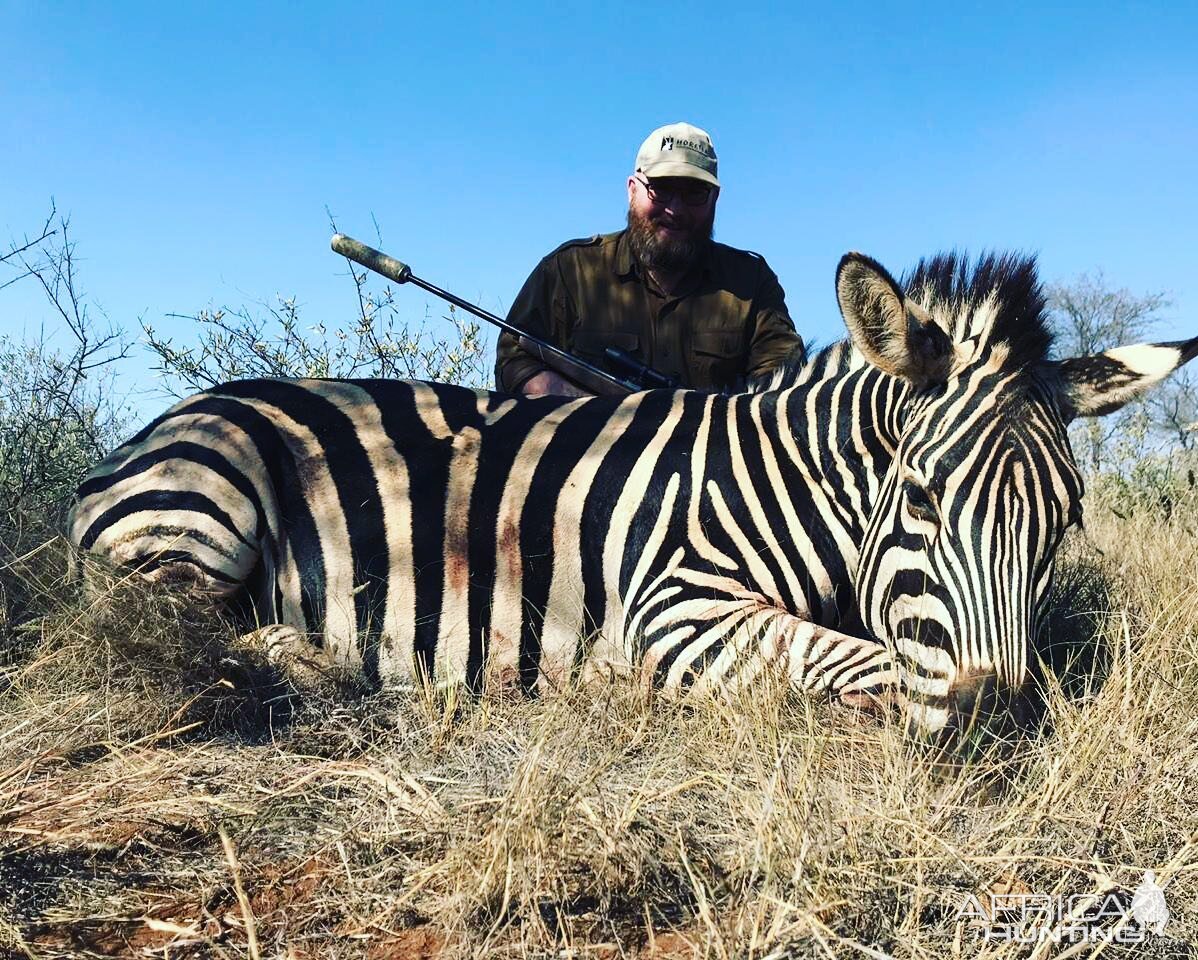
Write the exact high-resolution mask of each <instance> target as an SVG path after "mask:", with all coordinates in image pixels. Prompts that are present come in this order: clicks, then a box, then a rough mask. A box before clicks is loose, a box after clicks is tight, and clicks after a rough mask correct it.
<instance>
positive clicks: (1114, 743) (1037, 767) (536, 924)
mask: <svg viewBox="0 0 1198 960" xmlns="http://www.w3.org/2000/svg"><path fill="white" fill-rule="evenodd" d="M1195 506H1198V503H1196V502H1195V500H1194V498H1193V496H1192V495H1190V497H1189V499H1188V500H1187V501H1186V502H1184V503H1182V504H1180V505H1179V504H1173V505H1172V506H1171V508H1170V510H1169V512H1168V516H1166V515H1165V514H1164V513H1163V512H1161V511H1156V512H1152V511H1151V510H1150V509H1149V508H1148V507H1145V508H1144V509H1143V510H1141V511H1140V512H1138V513H1135V514H1130V515H1129V514H1126V512H1125V511H1122V510H1121V512H1124V516H1122V517H1120V516H1118V515H1116V514H1115V513H1113V512H1111V511H1110V509H1108V507H1107V506H1106V505H1105V504H1104V503H1102V502H1092V503H1090V504H1088V514H1087V527H1086V531H1085V533H1084V534H1079V535H1078V536H1076V537H1073V538H1072V540H1071V541H1069V543H1068V545H1067V548H1066V550H1065V552H1064V555H1063V557H1062V565H1061V577H1060V581H1061V583H1060V586H1059V589H1058V592H1059V597H1058V601H1059V602H1058V609H1057V612H1056V614H1055V615H1054V620H1053V624H1052V626H1053V629H1052V635H1053V639H1054V641H1055V642H1054V643H1053V644H1052V645H1051V649H1046V650H1045V651H1044V652H1045V655H1046V656H1051V658H1052V659H1053V660H1054V662H1055V663H1056V666H1057V669H1058V670H1060V671H1063V672H1064V675H1063V676H1058V674H1055V673H1051V674H1050V678H1049V680H1048V681H1047V682H1048V683H1049V684H1050V686H1051V690H1050V692H1049V696H1048V706H1047V710H1048V722H1047V725H1046V730H1045V732H1044V733H1043V734H1042V735H1041V736H1040V737H1038V738H1037V739H1035V740H1034V741H1032V742H1030V743H1029V744H1027V746H1026V747H1025V749H1024V750H1023V752H1022V755H1021V756H1020V758H1019V759H1020V762H1019V763H1018V765H1016V766H1014V767H1012V766H1011V765H1010V764H1009V763H1007V762H1006V760H1005V759H1004V760H1003V761H1002V763H1003V764H1004V765H1003V766H1001V768H1000V761H999V760H998V759H995V760H994V761H990V760H987V759H985V758H983V759H979V760H976V761H974V762H972V763H971V764H969V765H967V766H965V767H962V768H958V769H954V770H947V769H945V768H943V767H937V766H934V765H933V764H930V763H928V762H926V761H924V760H923V759H921V758H920V757H919V756H918V755H917V754H916V753H915V752H914V751H913V749H912V748H911V746H910V744H909V743H907V742H905V741H904V739H903V737H902V735H901V731H900V730H899V729H898V727H897V725H896V724H894V723H893V722H892V721H890V720H889V719H881V720H879V719H876V718H866V717H861V716H858V715H856V714H854V713H853V712H851V711H849V710H846V709H841V708H834V707H832V706H830V705H828V704H825V703H820V702H813V701H810V700H805V699H801V698H798V697H795V696H793V695H790V694H788V693H787V692H786V691H784V690H781V689H777V688H774V687H772V686H770V684H769V683H768V682H766V683H763V684H762V686H761V687H760V688H758V689H756V690H754V691H752V692H751V694H746V695H745V696H744V697H743V698H742V699H741V700H739V701H737V702H733V703H719V702H714V701H711V702H708V701H701V702H690V703H682V704H679V703H672V702H668V701H665V700H663V699H661V698H648V699H646V698H645V697H644V696H643V695H642V693H641V692H640V690H639V688H638V687H637V686H636V685H634V684H630V683H627V682H623V683H622V682H619V681H613V682H612V683H611V684H608V685H598V686H589V687H586V688H583V689H578V690H570V691H567V692H566V693H564V694H562V695H561V696H558V697H554V698H551V699H547V700H541V701H525V700H521V699H518V698H506V697H502V696H498V695H496V696H485V697H483V698H482V699H480V700H469V699H462V698H457V697H454V696H452V695H448V694H431V693H428V692H424V691H412V692H390V693H382V694H375V695H371V696H364V697H359V698H354V699H341V700H336V699H332V698H327V699H322V698H321V696H320V695H317V694H313V695H306V696H305V697H304V698H302V699H299V698H296V697H294V696H292V695H291V693H290V691H289V690H288V689H287V688H285V687H284V686H282V685H280V684H279V683H278V681H277V678H275V677H274V676H273V675H272V674H271V673H270V672H269V671H268V670H266V669H265V668H264V667H263V666H262V664H261V663H260V661H259V660H258V658H257V655H256V652H255V651H252V650H245V649H241V648H240V647H239V646H238V644H237V643H236V641H235V638H234V634H235V630H234V628H233V626H232V625H230V624H225V623H222V622H220V621H215V620H212V619H205V618H201V617H199V616H197V615H195V614H193V613H191V612H189V611H188V610H187V609H186V608H183V607H182V606H180V604H179V601H178V600H177V599H175V598H173V597H171V596H169V595H168V594H165V593H160V592H155V591H152V590H148V589H147V588H145V587H144V586H143V585H141V584H139V583H134V582H129V581H122V580H120V579H119V578H117V579H114V580H113V581H112V582H111V583H110V584H109V585H108V586H107V587H106V588H101V589H99V590H98V591H95V592H93V593H91V594H90V595H88V596H82V595H79V594H78V593H76V592H74V591H73V590H72V588H70V587H69V586H67V585H65V584H64V583H63V581H62V573H61V571H62V570H63V569H64V565H65V559H66V558H65V548H64V547H63V546H62V544H61V543H59V542H51V543H49V544H48V545H46V546H43V547H42V548H41V549H40V550H37V551H34V552H32V553H29V551H26V554H27V555H26V556H25V557H24V558H23V559H21V560H20V561H19V562H18V563H16V564H15V565H14V564H13V563H12V562H11V561H12V557H11V554H10V561H9V564H8V565H7V567H6V568H5V570H4V572H3V574H0V577H2V578H3V582H4V583H6V584H8V586H9V589H10V591H11V590H16V589H19V590H20V591H21V592H22V593H23V595H24V596H25V597H26V601H25V603H24V606H23V607H22V610H21V613H20V616H19V617H17V618H15V619H16V621H17V622H14V624H13V626H12V627H11V628H10V634H9V636H8V638H7V643H8V646H7V650H8V659H7V662H6V664H5V667H4V670H5V680H4V692H3V694H2V695H0V717H2V718H3V719H2V720H0V916H2V918H3V919H2V921H0V943H2V944H4V949H6V950H7V951H9V952H10V953H11V955H14V956H79V955H121V956H170V957H175V956H203V957H207V956H213V957H216V956H247V955H249V956H261V957H325V956H345V957H351V956H367V957H376V958H381V957H509V956H523V955H528V956H546V957H548V956H554V957H559V956H575V957H609V958H615V957H622V956H642V957H656V958H667V957H669V958H673V957H690V956H696V957H718V958H733V957H738V958H739V957H760V958H765V957H784V956H797V957H807V956H812V957H840V956H846V957H847V956H859V957H864V956H870V957H888V956H895V957H911V958H935V960H943V958H945V957H963V958H964V957H985V958H1014V957H1026V956H1035V957H1050V956H1051V957H1088V956H1103V957H1117V956H1127V957H1131V956H1143V957H1151V956H1157V957H1183V956H1187V957H1188V956H1192V955H1193V954H1194V949H1193V947H1192V944H1193V943H1194V942H1195V941H1198V909H1196V906H1198V905H1196V898H1198V711H1196V710H1195V704H1196V703H1198V531H1196V530H1195V517H1198V512H1196V511H1195V510H1194V507H1195ZM14 630H15V633H14V632H12V631H14ZM1146 869H1153V870H1155V871H1156V876H1157V882H1158V883H1160V884H1161V885H1162V886H1163V887H1164V889H1165V893H1166V897H1167V900H1168V903H1169V906H1170V908H1171V909H1172V912H1173V916H1172V919H1171V921H1170V923H1169V925H1168V927H1167V928H1166V930H1165V933H1164V934H1163V935H1161V936H1157V935H1155V934H1150V935H1149V936H1148V939H1147V940H1145V941H1144V942H1142V943H1139V944H1135V945H1131V946H1126V945H1120V944H1117V943H1111V944H1109V945H1106V944H1102V943H1099V944H1089V945H1075V946H1070V945H1069V944H1058V945H1053V944H1051V943H1045V944H1043V945H1041V946H1040V947H1029V946H1020V945H1014V944H1004V943H997V942H991V941H987V940H984V939H981V938H980V935H981V933H982V932H983V927H982V925H981V924H980V922H979V921H977V919H976V917H972V918H971V917H960V916H959V914H960V911H961V908H962V906H963V904H965V903H967V900H966V898H967V897H968V896H969V895H970V894H973V895H975V896H977V897H978V898H979V902H986V894H987V893H988V892H990V891H1009V892H1010V891H1014V892H1019V891H1025V892H1033V893H1041V894H1062V895H1065V894H1068V895H1073V894H1094V895H1095V896H1096V897H1101V896H1104V895H1108V894H1110V895H1114V896H1115V897H1116V899H1117V900H1118V902H1121V903H1124V904H1126V903H1128V902H1130V891H1131V890H1132V889H1134V888H1135V887H1136V886H1137V884H1138V883H1139V882H1140V880H1141V879H1142V877H1143V873H1144V871H1145V870H1146ZM1062 925H1063V924H1062V923H1057V924H1055V926H1056V927H1060V926H1062ZM1094 926H1095V929H1096V930H1098V933H1097V934H1096V936H1105V937H1108V938H1109V937H1111V936H1112V935H1113V934H1114V932H1115V927H1116V920H1113V919H1109V918H1108V919H1107V920H1106V921H1105V922H1102V923H1096V924H1095V925H1094Z"/></svg>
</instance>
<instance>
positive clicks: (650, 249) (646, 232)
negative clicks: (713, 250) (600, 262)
mask: <svg viewBox="0 0 1198 960" xmlns="http://www.w3.org/2000/svg"><path fill="white" fill-rule="evenodd" d="M717 196H718V191H717V190H716V189H715V188H713V187H711V186H709V185H708V184H706V183H704V182H703V181H701V180H694V179H691V178H690V177H654V178H653V179H651V180H650V179H647V178H646V177H645V176H644V175H643V174H639V173H636V174H633V175H632V176H631V177H629V178H628V229H629V236H630V238H631V240H632V245H633V252H634V253H635V254H636V255H637V258H638V259H639V260H640V261H641V262H642V263H644V264H645V265H646V266H648V267H650V268H659V269H663V270H685V269H687V268H689V267H690V266H691V265H692V264H693V263H694V262H695V261H696V260H697V259H698V258H699V256H701V255H702V253H703V252H704V251H705V250H706V248H707V243H708V241H710V239H711V232H712V226H713V224H714V222H715V205H716V198H717Z"/></svg>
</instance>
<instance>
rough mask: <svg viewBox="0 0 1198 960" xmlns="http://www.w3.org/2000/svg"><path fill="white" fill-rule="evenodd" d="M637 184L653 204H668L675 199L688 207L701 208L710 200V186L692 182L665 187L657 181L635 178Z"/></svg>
mask: <svg viewBox="0 0 1198 960" xmlns="http://www.w3.org/2000/svg"><path fill="white" fill-rule="evenodd" d="M636 181H637V183H639V184H640V185H641V186H642V187H644V188H645V193H646V194H647V195H648V197H649V199H650V200H652V201H653V202H654V203H669V202H670V201H671V200H673V199H675V198H677V199H678V200H681V201H682V202H683V203H685V204H686V205H687V206H688V207H701V206H703V204H705V203H706V202H707V201H708V200H710V199H711V185H710V184H706V183H698V182H696V181H692V182H690V183H687V184H686V185H685V186H673V187H667V186H666V185H665V184H663V183H661V182H660V181H658V182H657V183H654V182H653V181H652V180H644V179H641V178H640V177H637V178H636Z"/></svg>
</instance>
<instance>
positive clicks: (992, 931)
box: [957, 870, 1169, 943]
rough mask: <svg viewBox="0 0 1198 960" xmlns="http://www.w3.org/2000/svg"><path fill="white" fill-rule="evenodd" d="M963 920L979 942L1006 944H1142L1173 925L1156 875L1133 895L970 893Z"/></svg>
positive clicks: (1149, 874) (1147, 878) (1148, 875)
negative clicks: (1104, 942)
mask: <svg viewBox="0 0 1198 960" xmlns="http://www.w3.org/2000/svg"><path fill="white" fill-rule="evenodd" d="M957 920H959V921H964V922H967V923H968V924H969V926H970V927H971V928H973V930H974V931H975V933H976V935H977V939H979V940H988V941H998V942H1004V943H1041V942H1043V941H1046V940H1047V941H1049V942H1052V943H1100V942H1103V941H1113V942H1114V943H1140V942H1142V941H1143V940H1145V939H1146V938H1147V935H1148V933H1149V932H1151V933H1153V934H1160V933H1163V932H1164V929H1165V924H1167V923H1168V922H1169V906H1168V904H1167V903H1166V902H1165V891H1164V890H1163V889H1162V888H1161V887H1160V886H1159V885H1158V884H1157V882H1156V874H1155V873H1154V872H1153V871H1151V870H1146V871H1145V872H1144V879H1143V880H1142V881H1141V883H1140V885H1139V886H1138V887H1136V889H1135V891H1134V892H1133V893H1132V896H1131V905H1130V909H1129V907H1128V902H1127V895H1126V894H1125V893H1120V892H1117V891H1113V890H1112V891H1109V892H1107V893H1106V894H1090V893H1079V894H1074V895H1072V896H1068V897H1064V896H1058V895H1055V894H1045V893H1032V892H1031V891H1030V890H1028V889H1027V888H1026V887H1024V888H1023V889H1021V890H1016V889H1001V890H1000V889H999V888H997V887H995V888H991V889H990V890H989V891H987V892H986V893H984V894H980V895H978V894H969V895H968V896H967V897H966V898H965V901H964V903H962V904H961V905H960V906H959V907H958V908H957Z"/></svg>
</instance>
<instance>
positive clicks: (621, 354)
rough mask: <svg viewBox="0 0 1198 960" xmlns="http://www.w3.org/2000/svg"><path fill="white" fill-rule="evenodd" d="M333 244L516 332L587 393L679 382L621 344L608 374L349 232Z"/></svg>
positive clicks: (523, 344)
mask: <svg viewBox="0 0 1198 960" xmlns="http://www.w3.org/2000/svg"><path fill="white" fill-rule="evenodd" d="M331 245H332V248H333V250H334V252H336V253H339V254H341V255H342V256H343V257H346V258H347V259H349V260H353V261H354V262H355V263H359V264H361V265H362V266H364V267H366V268H367V269H368V270H373V271H374V272H375V273H378V274H381V275H382V276H384V277H386V278H387V279H388V280H393V281H395V282H396V283H412V284H415V285H416V286H418V287H420V289H422V290H427V291H428V292H429V293H431V294H432V295H433V296H435V297H440V298H441V299H442V300H445V301H448V302H449V303H452V304H453V305H454V306H455V307H458V308H459V309H461V310H465V311H466V312H467V313H471V314H473V315H474V316H476V317H478V318H479V319H481V320H486V321H487V322H488V323H493V324H494V325H495V326H497V327H498V328H499V329H500V330H503V331H504V332H505V333H510V334H511V335H512V336H513V337H515V338H516V342H517V343H518V344H519V345H520V348H521V349H522V350H525V351H527V352H528V353H530V354H532V355H533V356H534V357H536V358H537V359H538V360H540V361H541V362H542V363H544V364H545V365H546V366H549V367H551V368H553V369H554V370H555V371H557V372H558V373H560V374H561V375H562V376H564V377H566V378H567V379H569V380H572V381H573V382H574V383H576V384H577V385H578V386H580V387H582V388H583V389H584V390H589V391H590V392H591V393H594V394H599V395H602V396H609V397H624V396H627V395H628V394H630V393H636V392H637V391H638V390H650V389H655V388H658V387H677V386H678V384H677V382H676V381H674V380H673V379H671V378H670V377H667V376H666V375H665V374H663V373H661V372H660V371H659V370H654V369H653V368H652V367H650V366H647V365H646V364H644V363H641V362H640V361H639V360H637V359H636V357H634V356H632V355H631V354H630V353H628V352H627V351H626V350H621V349H620V348H619V347H608V348H607V350H606V351H605V353H606V355H607V359H608V361H609V362H611V363H612V364H613V365H614V366H615V367H616V368H617V369H619V370H620V371H621V374H622V375H621V376H616V375H614V374H611V373H608V372H607V371H606V370H602V369H600V368H599V367H596V366H595V365H594V364H592V363H588V362H587V361H586V360H583V359H581V358H580V357H576V356H574V355H573V354H572V353H569V352H568V351H566V350H563V349H562V348H561V347H557V346H554V345H553V344H552V343H549V342H547V341H545V340H542V339H541V338H540V337H534V336H532V334H528V333H525V332H524V331H523V330H521V329H520V328H519V327H514V326H512V324H510V323H508V322H507V321H506V320H504V319H502V318H501V317H497V316H495V314H493V313H489V312H487V311H486V310H483V309H481V308H480V307H476V306H475V305H474V304H472V303H469V302H467V301H466V300H463V299H462V298H461V297H459V296H456V295H454V294H452V293H450V292H449V291H448V290H442V289H441V288H440V287H438V286H435V285H434V284H431V283H429V282H428V281H427V280H422V279H420V277H418V276H416V275H415V274H414V273H412V268H411V267H409V266H408V265H407V264H406V263H403V262H401V261H399V260H396V259H395V258H394V257H389V256H388V255H387V254H385V253H383V252H382V251H380V250H375V249H374V247H368V246H366V244H364V243H362V242H360V241H358V240H355V239H354V238H353V237H347V236H345V234H342V233H335V234H333V240H332V244H331Z"/></svg>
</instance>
